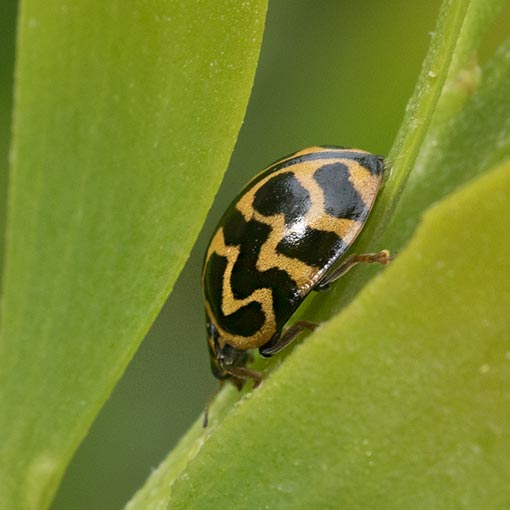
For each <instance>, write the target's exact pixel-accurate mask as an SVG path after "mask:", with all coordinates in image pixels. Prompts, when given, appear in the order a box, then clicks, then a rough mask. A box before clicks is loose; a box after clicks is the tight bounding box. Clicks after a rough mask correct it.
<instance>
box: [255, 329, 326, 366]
mask: <svg viewBox="0 0 510 510" xmlns="http://www.w3.org/2000/svg"><path fill="white" fill-rule="evenodd" d="M317 326H318V324H316V323H315V322H311V321H299V322H296V323H295V324H293V325H292V326H291V327H290V328H289V329H287V331H285V333H284V334H283V335H282V336H281V337H280V338H279V339H278V340H277V341H276V343H274V344H273V345H270V346H269V347H264V346H262V347H260V348H259V353H260V354H261V355H262V356H264V357H265V358H269V357H271V356H273V355H274V354H276V353H277V352H280V351H281V350H282V349H283V348H285V347H287V345H289V344H290V343H291V342H292V341H294V340H295V338H296V337H297V336H298V335H299V333H301V332H302V331H303V330H305V329H308V330H310V331H313V330H314V329H315V328H316V327H317Z"/></svg>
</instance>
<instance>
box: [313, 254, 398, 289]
mask: <svg viewBox="0 0 510 510" xmlns="http://www.w3.org/2000/svg"><path fill="white" fill-rule="evenodd" d="M390 260H391V256H390V252H389V251H388V250H382V251H379V252H377V253H362V254H361V255H355V254H353V255H350V256H349V257H347V258H346V259H345V260H344V261H343V262H342V263H341V264H340V265H339V266H338V267H337V268H335V269H333V271H332V272H331V273H326V274H325V275H324V277H323V278H322V280H321V281H320V282H319V283H318V284H317V285H316V286H315V287H314V288H313V290H316V291H319V292H322V291H324V290H328V289H329V286H330V285H331V284H332V283H333V282H335V281H336V280H338V279H339V278H341V277H342V276H343V275H344V274H345V273H347V272H348V271H349V270H350V269H352V268H353V267H354V266H356V265H357V264H360V263H361V262H366V263H368V264H388V262H390Z"/></svg>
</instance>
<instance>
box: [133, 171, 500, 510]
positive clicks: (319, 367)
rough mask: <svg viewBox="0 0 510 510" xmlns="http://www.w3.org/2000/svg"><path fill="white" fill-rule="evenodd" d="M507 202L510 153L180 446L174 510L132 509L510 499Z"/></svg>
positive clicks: (433, 214) (493, 505)
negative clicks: (217, 418)
mask: <svg viewBox="0 0 510 510" xmlns="http://www.w3.org/2000/svg"><path fill="white" fill-rule="evenodd" d="M509 196H510V165H509V164H508V163H507V164H504V165H502V166H501V167H499V168H498V169H496V170H495V171H493V172H491V173H490V174H488V175H486V176H484V177H482V178H480V179H479V180H478V181H476V182H474V183H472V184H470V185H469V186H468V187H466V188H464V189H462V190H461V191H459V192H457V193H455V194H453V195H452V196H450V197H448V198H446V199H444V200H443V201H442V202H441V203H439V204H438V205H437V206H436V207H434V208H433V209H431V210H430V211H429V212H427V214H426V215H425V218H424V220H423V223H422V224H421V225H420V227H419V228H418V230H417V232H416V234H415V236H414V237H413V238H412V239H411V241H410V242H409V244H408V245H407V247H406V248H405V249H404V250H403V251H402V253H401V254H400V255H399V257H398V258H397V259H396V260H395V261H394V262H393V263H392V264H391V266H389V267H388V268H387V269H386V270H385V271H384V272H383V273H381V274H380V275H379V276H378V277H377V278H375V279H374V280H373V281H372V282H370V283H369V284H368V285H367V286H366V287H365V288H364V289H363V290H362V291H361V293H360V294H359V295H358V297H357V299H356V300H355V301H353V302H352V304H351V305H350V306H349V307H347V308H346V309H345V310H344V312H343V313H341V314H340V315H338V316H336V317H335V318H334V319H333V320H331V321H330V322H329V323H326V324H324V325H323V327H322V328H320V329H319V330H317V331H316V332H315V333H314V334H313V335H311V336H310V337H309V338H308V339H307V340H306V342H304V343H303V344H302V345H300V346H299V347H298V348H296V349H295V350H294V352H293V353H292V354H291V355H290V356H289V357H288V358H287V361H286V362H285V363H284V364H283V365H282V366H281V367H280V368H279V369H278V370H277V371H275V372H274V373H273V374H272V376H271V377H270V378H268V379H267V380H266V382H265V383H264V385H263V386H262V387H260V388H258V389H257V390H255V391H253V392H252V393H251V394H250V395H249V398H248V396H247V397H245V398H244V399H243V400H242V401H241V402H240V403H239V404H238V405H237V406H235V407H234V408H233V409H232V410H231V412H230V413H229V414H228V415H226V416H225V417H224V419H223V420H222V421H221V423H220V424H219V425H218V426H217V427H216V428H211V429H210V430H207V431H206V433H205V435H204V437H203V438H201V440H199V439H197V443H196V448H199V447H200V449H199V451H198V453H197V452H196V451H194V450H193V449H191V450H190V449H189V442H190V440H191V438H190V436H191V435H192V434H197V432H196V431H192V433H191V434H190V436H188V437H187V438H186V439H185V440H184V443H183V445H181V447H178V449H177V451H176V455H181V454H182V450H188V454H187V455H188V458H189V459H190V460H189V462H188V464H187V466H186V468H185V470H184V472H183V473H182V474H181V476H180V477H179V478H178V479H177V480H175V481H174V483H173V485H172V487H171V491H172V496H171V499H170V501H169V503H168V505H167V506H166V507H165V506H157V505H155V504H151V505H149V506H143V504H140V505H136V504H133V505H132V506H130V507H128V508H130V509H134V508H148V507H150V508H172V510H180V509H189V508H193V509H195V510H200V509H204V510H206V509H207V510H208V509H210V508H226V509H230V508H232V509H236V510H242V509H252V508H271V509H280V508H281V509H287V508H292V509H309V508H320V509H329V508H330V509H332V510H333V509H334V510H337V509H342V508H349V509H367V508H378V509H391V510H395V509H400V508H402V509H409V508H415V509H424V510H425V509H427V510H428V509H430V508H435V509H443V508H444V509H445V510H446V509H447V510H450V509H452V508H466V509H471V510H473V509H487V508H490V509H492V510H498V509H501V510H503V509H506V508H508V502H509V501H510V485H509V484H508V476H507V473H509V472H510V456H509V444H510V322H509V320H508V305H509V303H510V271H509V267H510V266H509V262H508V255H507V254H508V250H509V249H510V229H508V217H509V215H510V202H509V200H508V197H509ZM212 412H214V408H213V409H212ZM199 441H201V443H200V442H199ZM186 443H188V444H186ZM172 460H173V462H177V461H178V459H176V458H175V457H174V458H173V459H172V458H170V459H168V461H167V463H170V462H171V461H172ZM164 467H165V464H163V466H162V468H160V470H159V471H157V472H156V473H155V475H153V477H152V480H150V481H149V484H148V486H147V487H146V488H145V489H144V491H147V492H148V491H149V489H152V490H154V491H157V490H158V489H159V490H162V486H159V487H158V483H157V482H158V481H160V482H161V477H162V473H161V470H162V469H163V468H164ZM165 487H167V490H169V489H168V485H165ZM146 501H150V502H151V503H152V500H150V499H147V500H146Z"/></svg>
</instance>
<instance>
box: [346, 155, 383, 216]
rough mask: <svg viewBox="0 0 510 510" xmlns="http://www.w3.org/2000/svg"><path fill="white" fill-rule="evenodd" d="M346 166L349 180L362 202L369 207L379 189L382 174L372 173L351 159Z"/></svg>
mask: <svg viewBox="0 0 510 510" xmlns="http://www.w3.org/2000/svg"><path fill="white" fill-rule="evenodd" d="M347 168H348V170H349V181H350V182H351V184H352V185H353V186H354V188H355V189H356V191H357V192H358V193H359V194H360V195H361V198H362V199H363V202H364V203H365V204H366V205H367V206H369V207H370V206H371V205H372V204H373V202H374V200H375V197H376V195H377V192H378V191H379V186H380V185H381V180H382V175H374V174H372V173H371V172H370V170H368V169H367V168H365V167H364V166H362V165H360V164H359V163H358V162H356V161H351V162H350V164H349V165H347Z"/></svg>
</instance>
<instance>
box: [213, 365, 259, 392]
mask: <svg viewBox="0 0 510 510" xmlns="http://www.w3.org/2000/svg"><path fill="white" fill-rule="evenodd" d="M221 367H222V368H223V370H225V372H227V373H228V374H229V375H230V376H231V377H232V379H231V381H232V382H233V383H234V384H235V386H236V387H237V389H238V390H240V389H241V388H242V387H243V384H244V383H245V382H246V381H247V380H249V379H252V380H253V382H254V383H255V385H254V388H256V387H257V386H260V383H261V382H262V373H261V372H258V371H257V370H251V369H250V368H246V367H238V366H235V365H228V364H226V363H225V362H221Z"/></svg>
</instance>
